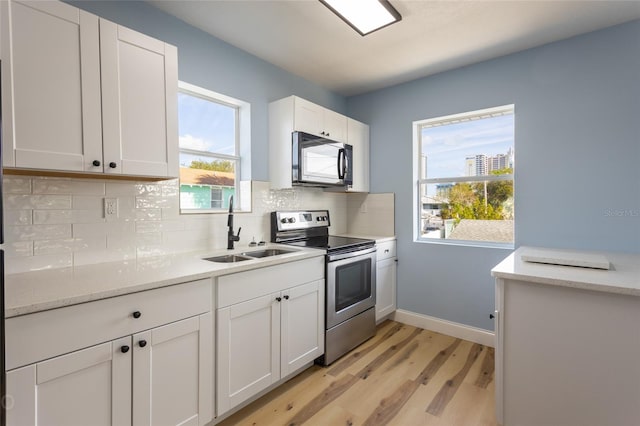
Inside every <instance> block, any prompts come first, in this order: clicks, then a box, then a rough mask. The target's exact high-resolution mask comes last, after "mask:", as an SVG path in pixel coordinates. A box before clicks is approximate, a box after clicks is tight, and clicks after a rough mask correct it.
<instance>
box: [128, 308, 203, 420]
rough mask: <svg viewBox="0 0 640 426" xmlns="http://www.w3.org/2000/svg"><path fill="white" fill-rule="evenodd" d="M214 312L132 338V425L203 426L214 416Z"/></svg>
mask: <svg viewBox="0 0 640 426" xmlns="http://www.w3.org/2000/svg"><path fill="white" fill-rule="evenodd" d="M212 357H213V332H212V322H211V313H207V314H203V315H200V316H197V317H192V318H189V319H186V320H182V321H178V322H174V323H172V324H169V325H165V326H162V327H158V328H154V329H152V330H148V331H145V332H142V333H138V334H135V335H134V336H133V424H134V425H135V426H139V425H193V426H197V425H204V424H206V423H208V422H209V421H210V420H211V418H212V406H213V396H212V386H213V372H212V369H213V358H212Z"/></svg>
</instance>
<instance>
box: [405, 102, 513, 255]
mask: <svg viewBox="0 0 640 426" xmlns="http://www.w3.org/2000/svg"><path fill="white" fill-rule="evenodd" d="M413 127H414V156H415V158H414V177H415V182H416V186H415V191H414V193H415V198H414V199H415V200H416V207H417V208H416V209H415V212H416V214H415V221H414V223H415V232H414V235H415V237H416V240H417V241H430V242H456V243H460V242H464V243H466V244H470V245H476V244H477V245H489V246H497V247H501V246H512V245H513V224H514V211H513V170H514V167H515V159H514V155H515V151H514V106H513V105H508V106H502V107H497V108H489V109H485V110H481V111H473V112H468V113H463V114H456V115H450V116H446V117H439V118H433V119H427V120H422V121H416V122H414V123H413Z"/></svg>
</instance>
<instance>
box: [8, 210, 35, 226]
mask: <svg viewBox="0 0 640 426" xmlns="http://www.w3.org/2000/svg"><path fill="white" fill-rule="evenodd" d="M32 223H33V210H5V211H4V224H5V226H10V225H31V224H32Z"/></svg>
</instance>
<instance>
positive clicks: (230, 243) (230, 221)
mask: <svg viewBox="0 0 640 426" xmlns="http://www.w3.org/2000/svg"><path fill="white" fill-rule="evenodd" d="M227 226H228V227H229V231H228V232H227V249H228V250H232V249H233V242H234V241H240V231H241V230H242V227H240V228H238V234H237V235H234V234H233V195H230V196H229V216H228V219H227Z"/></svg>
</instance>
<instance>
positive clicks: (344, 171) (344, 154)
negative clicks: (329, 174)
mask: <svg viewBox="0 0 640 426" xmlns="http://www.w3.org/2000/svg"><path fill="white" fill-rule="evenodd" d="M342 157H343V159H342V179H344V178H345V177H346V176H347V172H348V171H349V168H350V167H351V164H349V157H347V150H345V149H343V150H342Z"/></svg>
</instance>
